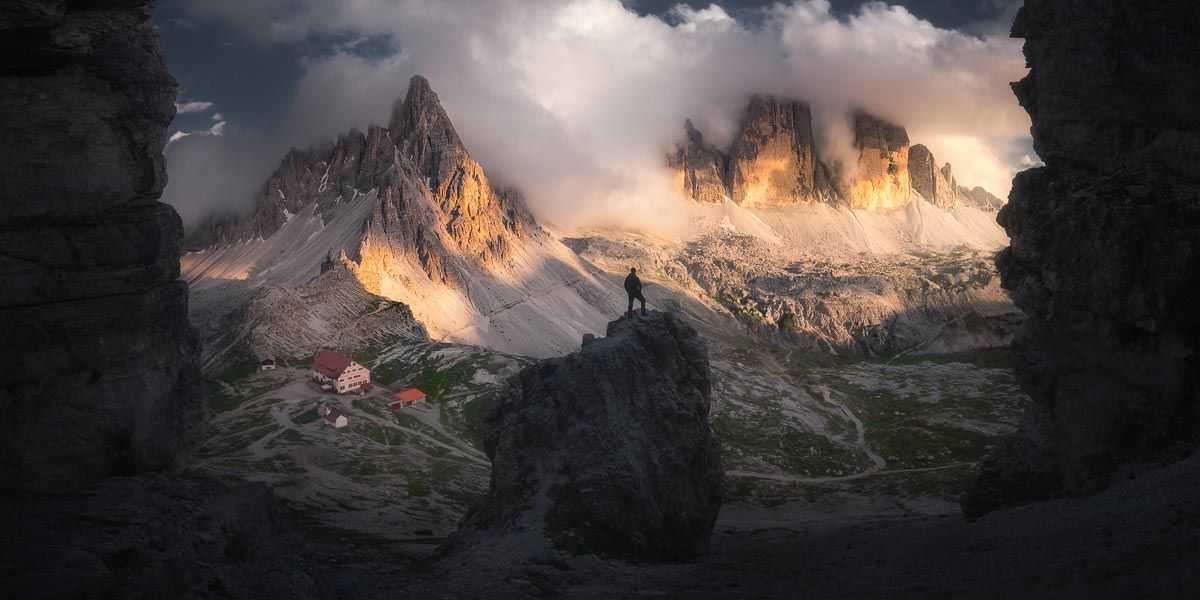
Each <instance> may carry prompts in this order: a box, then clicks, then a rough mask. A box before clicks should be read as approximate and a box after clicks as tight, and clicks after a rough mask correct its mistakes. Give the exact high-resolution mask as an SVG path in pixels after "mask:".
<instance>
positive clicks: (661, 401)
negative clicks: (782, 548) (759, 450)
mask: <svg viewBox="0 0 1200 600" xmlns="http://www.w3.org/2000/svg"><path fill="white" fill-rule="evenodd" d="M711 385H712V383H711V374H710V372H709V366H708V354H707V349H706V346H705V343H704V341H703V340H702V339H701V338H700V337H699V336H698V335H697V333H696V331H695V330H694V329H692V328H691V327H690V326H688V325H687V324H685V323H683V322H682V321H681V320H680V318H679V317H678V316H676V315H674V314H664V313H658V312H652V313H650V314H649V315H648V316H646V317H638V318H633V319H629V320H620V321H614V322H612V323H610V324H609V326H608V337H606V338H604V339H597V340H594V341H591V342H589V343H588V344H587V345H586V346H585V347H584V348H583V349H582V350H580V351H579V352H576V353H575V354H571V355H568V356H565V357H562V358H555V359H550V360H546V361H542V362H540V363H537V364H535V365H532V366H530V367H529V368H527V369H525V370H524V371H522V372H521V373H520V374H519V375H517V376H515V377H514V378H513V379H511V380H510V381H509V382H508V384H507V385H506V386H505V388H504V390H503V391H502V392H501V393H499V394H498V396H497V397H495V398H494V399H493V401H492V402H491V404H490V407H489V411H488V415H487V417H486V424H485V431H486V434H485V436H486V437H485V449H486V451H487V454H488V456H489V457H490V458H491V460H492V480H491V487H490V489H489V490H488V494H487V498H486V501H485V503H484V504H483V505H482V506H481V507H480V508H478V509H476V510H475V511H473V512H472V513H470V514H468V515H467V517H466V518H465V519H464V522H463V525H462V529H463V531H462V532H461V533H460V534H459V537H458V539H459V540H460V543H461V542H462V540H466V543H467V544H470V543H471V542H477V543H478V542H487V541H493V542H494V540H495V538H505V537H510V536H519V535H528V534H529V532H535V534H537V535H539V536H542V537H543V539H548V540H549V541H550V542H551V543H552V544H553V546H555V547H557V548H558V549H561V550H565V551H568V552H576V553H596V554H601V555H607V556H615V557H626V558H637V559H649V560H675V559H684V558H688V557H693V556H696V555H698V554H701V553H703V552H705V551H706V550H707V548H708V545H709V537H710V535H711V533H712V528H713V524H714V522H715V521H716V518H717V512H718V510H719V509H720V506H721V488H722V476H723V475H722V470H721V460H720V452H719V445H718V442H717V439H716V438H715V437H714V436H713V433H712V430H711V428H710V427H709V423H708V414H709V407H710V404H711Z"/></svg>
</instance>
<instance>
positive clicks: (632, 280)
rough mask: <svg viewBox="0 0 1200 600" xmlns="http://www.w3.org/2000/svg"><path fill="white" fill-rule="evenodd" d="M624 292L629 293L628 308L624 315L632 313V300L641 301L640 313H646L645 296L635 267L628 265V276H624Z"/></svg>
mask: <svg viewBox="0 0 1200 600" xmlns="http://www.w3.org/2000/svg"><path fill="white" fill-rule="evenodd" d="M625 293H626V294H628V295H629V308H628V309H626V311H625V314H626V315H631V316H632V315H633V301H634V300H637V301H639V302H641V303H642V315H645V314H646V297H645V296H643V295H642V280H641V279H638V276H637V269H636V268H633V267H630V268H629V276H628V277H626V278H625Z"/></svg>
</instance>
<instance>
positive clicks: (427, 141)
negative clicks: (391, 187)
mask: <svg viewBox="0 0 1200 600" xmlns="http://www.w3.org/2000/svg"><path fill="white" fill-rule="evenodd" d="M389 130H390V132H391V135H392V141H393V142H395V144H396V148H397V149H398V150H399V151H400V153H401V154H402V155H404V156H406V157H408V158H410V159H411V160H412V162H413V164H414V166H415V167H416V170H417V176H418V177H420V178H422V179H423V180H424V181H425V182H426V185H427V186H429V188H430V189H431V190H432V191H433V193H434V195H435V197H436V198H437V200H438V202H439V203H440V205H441V209H442V211H443V212H444V213H445V214H447V215H449V222H448V223H446V229H447V231H449V233H450V236H451V237H453V238H454V239H455V240H456V241H457V242H458V245H459V247H460V248H462V250H463V251H464V253H465V254H467V255H468V256H470V257H472V258H475V259H477V260H479V261H481V262H488V261H501V260H504V259H505V258H507V257H508V255H509V253H510V251H511V248H510V247H509V235H510V234H515V235H522V234H524V233H525V228H526V225H527V224H528V223H529V221H530V220H531V218H530V217H529V216H528V215H527V212H526V210H525V207H524V204H523V203H522V202H521V200H520V197H519V195H517V194H516V193H514V192H508V193H498V191H497V190H496V188H494V187H492V184H491V183H490V182H489V181H488V178H487V175H486V174H484V172H483V167H481V166H480V165H479V163H477V162H475V160H474V159H472V158H471V156H470V155H469V154H468V153H467V149H466V147H465V146H464V145H463V143H462V139H460V138H459V137H458V132H456V131H455V130H454V124H453V123H451V122H450V117H449V116H448V115H446V111H445V110H444V109H443V108H442V105H441V102H440V101H439V100H438V97H437V94H435V93H434V92H433V90H432V89H431V88H430V87H429V82H428V81H427V80H426V79H425V78H424V77H421V76H419V75H418V76H415V77H413V78H412V81H411V82H410V83H409V86H408V95H407V96H405V98H404V101H403V102H398V103H397V104H396V105H395V108H394V109H393V111H392V120H391V123H390V124H389Z"/></svg>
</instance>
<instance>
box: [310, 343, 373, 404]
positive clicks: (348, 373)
mask: <svg viewBox="0 0 1200 600" xmlns="http://www.w3.org/2000/svg"><path fill="white" fill-rule="evenodd" d="M311 376H312V378H313V381H316V382H317V383H320V384H324V385H329V386H331V387H332V388H333V389H334V390H336V391H337V393H339V394H346V393H349V392H353V391H355V390H358V389H361V388H363V387H366V386H369V385H370V384H371V370H370V369H368V368H366V367H364V366H362V365H360V364H358V363H356V362H354V361H353V360H352V359H351V358H350V357H349V356H346V355H345V354H342V353H340V352H333V351H330V350H322V351H320V352H318V353H317V357H316V358H315V359H313V363H312V371H311Z"/></svg>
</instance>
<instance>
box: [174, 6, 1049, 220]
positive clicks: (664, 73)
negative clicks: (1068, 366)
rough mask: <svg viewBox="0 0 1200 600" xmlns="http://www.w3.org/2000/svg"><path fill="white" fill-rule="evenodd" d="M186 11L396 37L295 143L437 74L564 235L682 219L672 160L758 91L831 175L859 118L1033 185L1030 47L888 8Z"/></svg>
mask: <svg viewBox="0 0 1200 600" xmlns="http://www.w3.org/2000/svg"><path fill="white" fill-rule="evenodd" d="M191 2H192V4H191V10H192V12H193V13H194V14H196V15H198V16H205V17H210V18H212V17H215V18H223V19H228V20H229V22H230V23H231V24H233V25H235V26H238V27H242V28H244V29H245V31H246V32H247V34H248V35H251V36H255V37H258V38H259V39H260V40H263V41H268V42H269V41H272V40H299V39H305V38H307V37H308V36H311V35H314V34H318V35H319V34H337V35H351V36H390V37H391V39H392V43H393V46H394V47H395V48H396V49H397V50H396V51H395V52H394V53H393V54H392V55H391V56H387V57H384V58H377V59H366V58H363V57H361V56H358V55H355V54H353V53H349V52H344V51H339V52H336V53H334V54H332V55H329V56H322V57H316V58H310V59H308V60H307V61H306V62H305V63H304V67H305V75H304V78H303V79H302V81H301V82H300V83H299V85H298V86H297V92H296V95H295V97H294V99H293V101H292V105H291V107H290V109H289V111H290V116H289V119H288V120H287V123H288V126H287V133H286V140H287V141H288V142H289V143H291V144H304V143H311V142H314V141H317V140H318V139H322V138H329V137H332V136H333V135H336V134H337V133H339V132H341V131H344V130H345V129H347V128H349V127H351V126H358V127H360V128H361V127H364V126H366V125H367V124H370V123H376V124H385V123H386V120H387V115H388V110H389V108H390V106H391V104H392V102H393V100H394V99H395V98H397V97H399V96H401V95H402V94H403V93H404V91H405V88H406V86H407V82H408V78H409V76H411V75H413V74H422V75H425V76H427V77H428V78H429V79H430V81H431V83H432V85H433V86H434V89H435V90H437V91H438V93H439V95H440V96H441V99H442V101H443V104H444V105H445V106H446V109H447V111H448V112H449V113H450V115H451V117H452V118H453V119H454V121H455V124H456V125H457V127H458V129H459V133H460V135H462V137H463V138H464V140H465V141H466V143H467V145H468V147H469V149H470V150H471V152H472V153H473V154H474V155H475V157H476V158H477V159H478V160H479V161H480V162H481V163H483V164H484V166H485V167H486V168H487V169H488V171H489V173H491V174H492V175H493V176H494V177H495V178H496V179H498V180H500V181H501V182H505V183H510V184H515V185H517V186H518V187H520V188H521V189H523V190H524V191H525V192H526V195H527V196H528V197H529V200H530V204H531V205H532V206H533V207H534V209H535V211H536V212H537V213H538V214H539V216H541V217H543V218H547V219H549V220H551V221H553V222H557V223H560V224H573V223H575V224H577V223H586V222H595V221H599V220H609V221H612V220H616V221H621V220H630V221H639V222H645V221H646V220H651V221H652V220H654V219H656V218H661V217H660V215H663V214H670V213H671V212H672V211H670V210H664V208H667V207H665V206H664V204H665V203H669V202H672V201H673V200H672V199H671V198H672V193H671V191H670V181H669V176H668V174H667V173H666V172H665V171H664V169H663V155H664V153H665V151H666V150H667V149H669V148H670V146H671V145H672V144H673V143H674V142H675V141H676V140H678V139H679V138H680V137H681V135H682V123H683V120H684V119H685V118H687V117H691V118H692V119H693V121H695V122H696V124H697V125H698V126H699V127H700V128H701V129H702V130H703V131H704V132H705V133H706V136H707V137H708V138H709V139H710V140H712V141H714V142H716V143H725V142H727V141H728V140H729V139H731V137H732V136H733V134H734V130H735V129H736V127H737V120H738V118H739V116H740V112H741V110H742V109H743V108H744V106H745V102H746V100H747V97H748V95H749V94H751V93H754V92H762V93H773V94H777V95H785V96H790V97H796V98H800V99H804V100H807V101H809V102H810V103H812V105H813V107H814V111H815V112H816V113H817V119H818V125H819V127H820V128H821V132H820V134H821V138H822V139H823V140H824V141H825V148H824V149H823V151H824V152H825V153H826V155H827V156H841V155H843V154H845V153H846V152H847V151H848V144H849V143H850V141H851V137H852V136H851V135H850V134H849V132H848V131H847V126H846V120H845V118H844V116H843V115H844V114H845V113H846V112H847V111H848V110H850V109H851V108H854V107H860V108H863V109H866V110H869V111H871V112H874V113H876V114H879V115H881V116H883V117H886V118H889V119H892V120H894V121H896V122H898V123H901V124H903V125H905V126H907V127H908V128H909V129H910V131H911V132H913V133H914V134H919V135H921V136H924V137H922V138H917V137H916V136H915V135H914V138H915V141H917V142H922V141H923V142H926V143H927V145H929V146H930V147H931V148H932V149H933V150H934V151H935V154H936V156H937V158H938V160H939V161H942V162H945V161H949V162H952V163H953V164H954V166H955V170H956V172H957V173H960V174H961V175H960V180H962V182H963V183H964V184H971V185H976V184H978V183H983V184H984V185H985V186H988V187H990V188H992V191H993V192H995V193H996V194H997V195H1005V194H1007V192H1008V188H1009V182H1008V181H1006V179H1005V178H1006V177H1007V173H1010V172H1011V171H1013V170H1014V169H1015V168H1016V167H1017V166H1019V165H1017V164H1016V163H1015V161H1013V160H1010V158H1008V151H1009V149H1010V148H1011V146H1012V145H1013V144H1014V140H1025V139H1027V138H1028V135H1029V134H1028V131H1029V119H1028V117H1027V116H1026V114H1025V113H1024V111H1022V110H1021V109H1020V107H1019V106H1018V105H1017V103H1016V100H1015V99H1014V97H1013V95H1012V92H1011V91H1010V89H1009V86H1008V83H1009V82H1010V81H1014V80H1016V79H1019V78H1021V77H1022V76H1023V75H1024V71H1025V69H1024V60H1023V58H1022V56H1021V53H1020V45H1019V42H1017V41H1014V40H1009V39H1006V38H1004V37H999V36H992V37H982V38H981V37H976V36H974V35H970V34H965V33H962V32H958V31H952V30H945V29H939V28H937V27H935V26H933V25H932V24H930V23H928V22H926V21H923V20H921V19H918V18H916V17H915V16H913V15H912V14H910V13H909V12H908V11H907V10H905V9H904V8H901V7H897V6H889V5H886V4H884V3H881V2H873V3H869V4H866V5H864V6H863V7H862V8H861V9H860V11H859V12H857V13H856V14H854V15H851V16H850V17H848V18H845V19H839V18H836V17H835V16H833V14H832V11H831V8H830V4H829V2H827V1H826V0H796V1H794V2H792V3H790V4H783V3H780V4H776V5H774V6H772V7H770V8H769V9H766V10H765V11H764V12H763V13H762V15H761V16H762V17H763V19H762V23H761V24H760V25H755V26H753V27H751V26H747V25H745V24H742V23H739V22H737V21H735V20H734V19H733V18H732V17H731V16H730V15H729V14H728V13H727V12H726V11H724V10H723V9H721V8H720V7H718V6H715V5H714V6H710V7H708V8H704V9H700V10H696V9H691V8H687V7H682V6H681V7H679V8H677V9H675V11H674V13H673V18H672V19H671V23H667V22H665V21H663V20H662V19H659V18H657V17H653V16H646V17H641V16H638V15H637V14H636V13H634V12H633V11H631V10H629V9H627V8H626V6H625V5H624V4H622V3H621V2H620V1H619V0H561V1H554V2H550V1H544V0H495V1H492V2H487V3H481V2H476V1H473V0H440V1H438V2H430V1H420V0H356V1H355V2H341V1H335V0H264V1H262V2H255V3H248V2H244V1H242V0H205V1H204V2H201V1H200V0H191ZM277 158H278V157H277ZM972 177H974V178H976V179H971V178H972Z"/></svg>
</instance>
